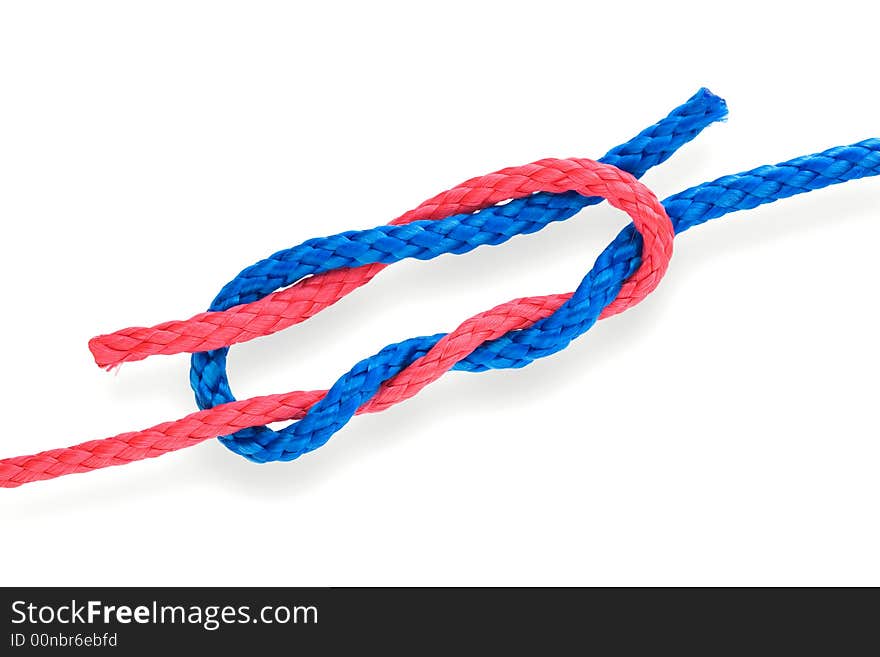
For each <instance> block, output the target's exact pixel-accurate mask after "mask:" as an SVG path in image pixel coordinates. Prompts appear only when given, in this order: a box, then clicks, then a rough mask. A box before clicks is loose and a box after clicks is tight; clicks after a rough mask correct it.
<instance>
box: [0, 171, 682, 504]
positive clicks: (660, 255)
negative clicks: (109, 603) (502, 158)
mask: <svg viewBox="0 0 880 657" xmlns="http://www.w3.org/2000/svg"><path fill="white" fill-rule="evenodd" d="M570 190H571V191H577V192H579V193H581V194H583V195H585V196H601V197H604V198H606V199H608V201H609V202H610V203H611V204H612V205H614V206H615V207H617V208H620V209H622V210H624V211H626V212H627V213H628V214H629V215H630V216H631V217H632V220H633V222H634V224H635V227H636V229H637V230H638V231H639V232H640V233H641V234H642V237H643V252H642V263H641V266H640V267H639V269H638V270H637V271H636V272H635V273H634V274H633V275H632V276H631V277H630V278H629V279H627V281H626V283H625V284H624V286H623V288H622V289H621V292H620V294H619V295H618V297H617V299H616V300H615V301H614V302H612V303H611V304H610V305H609V306H607V308H606V309H605V312H604V313H603V315H602V316H603V317H607V316H609V315H612V314H615V313H617V312H621V311H622V310H624V309H626V308H628V307H630V306H632V305H634V304H636V303H638V302H639V301H640V300H641V299H643V298H644V297H645V296H647V295H648V294H649V293H650V292H651V291H652V290H653V289H654V288H655V287H656V286H657V284H658V283H659V281H660V279H661V278H662V276H663V274H664V273H665V272H666V268H667V266H668V264H669V259H670V257H671V255H672V241H673V237H674V233H673V228H672V223H671V222H670V220H669V217H668V216H667V215H666V212H665V210H664V209H663V206H662V205H661V204H660V202H659V201H658V200H657V198H656V197H655V196H654V194H653V193H652V192H651V191H650V190H649V189H648V188H647V187H645V186H644V185H643V184H642V183H640V182H638V181H637V180H636V179H635V178H633V177H632V176H631V175H629V174H628V173H625V172H623V171H620V170H619V169H617V168H615V167H613V166H610V165H606V164H600V163H597V162H594V161H592V160H586V159H571V160H541V161H539V162H536V163H533V164H530V165H526V166H524V167H512V168H509V169H504V170H502V171H500V172H498V173H495V174H490V175H488V176H483V177H480V178H474V179H472V180H470V181H468V182H466V183H464V184H463V185H459V186H458V187H455V188H453V189H451V190H449V191H447V192H444V193H443V194H440V195H438V196H436V197H434V198H433V199H430V200H429V201H426V202H425V203H423V204H422V205H421V206H419V208H417V209H416V210H413V211H411V212H408V213H406V214H405V215H403V216H402V217H400V218H398V219H397V220H395V221H396V223H405V222H408V221H413V220H415V219H417V218H421V219H425V218H440V217H443V216H447V215H450V214H457V213H461V212H470V211H473V210H476V209H480V208H483V207H488V206H489V205H493V204H495V203H497V202H499V201H502V200H506V199H508V198H517V197H522V196H526V195H528V194H531V193H533V192H536V191H549V192H564V191H570ZM382 268H383V266H381V265H369V266H367V267H361V268H358V269H349V270H341V271H334V272H330V273H328V274H324V275H321V276H315V277H313V278H309V279H307V280H305V281H302V282H301V283H300V284H298V285H295V286H293V287H291V288H289V289H287V290H284V291H282V292H281V293H276V294H275V295H272V301H271V302H270V303H269V304H268V305H263V306H260V305H258V304H261V303H264V302H266V299H263V300H262V301H258V302H256V303H254V304H247V306H239V307H238V308H245V307H247V308H249V309H250V312H251V313H252V312H254V308H255V307H256V308H257V309H258V310H261V309H265V308H268V307H271V306H272V304H275V303H280V304H281V305H282V306H283V311H284V312H283V313H281V314H280V315H273V316H272V319H271V321H267V320H265V319H262V320H261V318H260V316H258V315H256V316H252V319H251V321H242V318H245V317H246V315H245V314H244V313H243V311H239V312H232V311H234V310H236V309H235V308H234V309H232V311H227V313H206V314H203V315H202V316H200V317H206V316H209V317H212V318H218V319H219V320H220V322H221V323H217V324H211V326H214V327H218V328H217V330H216V331H214V332H212V333H210V334H208V335H202V336H201V337H200V338H198V339H199V340H211V342H209V343H208V344H205V343H204V342H200V343H199V346H198V349H199V350H201V349H210V348H216V347H221V346H226V345H228V344H231V343H233V342H237V341H241V340H242V339H248V338H246V337H243V336H247V335H250V336H251V337H254V335H258V334H259V335H262V334H266V333H271V332H274V331H275V330H280V328H283V327H279V326H278V325H277V323H276V322H278V321H280V320H279V318H280V317H283V318H284V321H286V322H288V323H287V324H285V326H289V325H291V324H295V323H297V322H298V321H302V320H303V319H305V318H306V317H309V316H311V315H313V314H315V313H316V312H318V310H320V309H322V308H324V307H326V306H328V305H330V304H331V303H334V302H335V301H336V300H338V299H339V298H341V297H342V296H344V294H346V293H347V291H351V290H352V289H354V288H356V287H359V286H360V285H363V284H364V283H366V282H367V281H369V280H370V278H372V276H374V275H375V274H376V273H378V271H381V269H382ZM334 275H335V276H334ZM328 281H329V283H328ZM325 286H326V287H325ZM294 290H299V292H293V291H294ZM303 290H307V292H303ZM285 293H287V294H288V296H283V295H284V294H285ZM570 297H571V294H570V293H569V294H555V295H549V296H538V297H527V298H522V299H515V300H513V301H510V302H508V303H505V304H502V305H500V306H496V307H495V308H493V309H491V310H488V311H486V312H483V313H480V314H478V315H475V316H474V317H471V318H470V319H468V320H466V321H465V322H464V323H462V324H461V325H460V326H459V327H458V328H457V329H456V330H455V331H452V332H451V333H449V334H448V335H446V336H445V337H444V338H442V339H441V340H440V341H439V342H437V344H436V345H435V346H434V347H433V348H432V349H431V350H430V351H429V352H428V353H427V354H425V355H424V356H423V357H422V358H420V359H418V360H416V361H415V362H413V363H412V364H411V365H410V366H409V367H407V368H406V369H405V370H403V371H402V372H400V373H399V374H398V375H397V376H395V377H393V378H392V379H389V380H388V381H386V382H385V383H384V384H383V386H382V387H381V389H380V390H379V392H378V394H377V395H376V396H375V397H373V398H372V399H371V400H370V401H369V402H367V403H366V404H364V405H363V406H362V407H361V408H360V409H359V410H358V413H366V412H376V411H380V410H383V409H385V408H388V407H389V406H391V405H393V404H396V403H399V402H400V401H403V400H404V399H408V398H409V397H411V396H413V395H414V394H416V393H417V392H418V391H419V390H421V389H422V388H424V387H425V386H426V385H427V384H428V383H430V382H431V381H434V380H436V379H437V378H438V377H440V376H441V375H442V374H443V373H444V372H446V371H448V370H449V368H450V367H452V365H454V364H455V363H456V362H458V361H459V360H460V359H461V358H462V357H463V356H466V355H467V354H469V353H471V351H473V350H474V349H475V348H476V347H477V346H479V345H480V344H482V343H483V342H484V341H486V340H491V339H494V338H497V337H500V336H501V335H504V334H505V333H507V332H509V331H511V330H516V329H521V328H525V327H527V326H530V325H531V324H533V323H534V322H536V321H538V320H540V319H543V318H545V317H547V316H549V315H550V314H552V313H553V312H554V311H555V310H556V309H557V308H559V307H560V306H561V305H562V304H563V303H565V301H566V300H568V299H569V298H570ZM291 308H295V309H296V310H295V311H294V312H291V311H290V309H291ZM220 318H222V319H220ZM201 321H202V320H195V319H193V320H189V321H188V322H178V323H177V324H176V325H177V326H178V327H182V328H184V329H186V330H187V331H189V330H192V329H194V327H200V326H203V324H201V323H200V322H201ZM170 324H171V323H169V324H168V325H170ZM168 325H166V326H168ZM149 330H150V331H156V330H157V329H149ZM114 335H115V336H119V334H114ZM176 335H177V336H178V338H182V337H185V336H189V337H190V338H192V339H195V338H194V336H192V335H190V334H189V333H186V334H180V333H177V334H176ZM223 336H225V337H223ZM104 337H105V338H109V337H111V336H104ZM110 343H113V340H107V341H102V342H101V344H102V345H106V344H110ZM116 344H117V346H118V345H119V343H118V342H117V343H116ZM183 344H184V343H182V342H178V341H171V342H166V343H165V344H164V345H163V344H161V343H160V342H155V341H154V342H143V341H141V342H139V343H138V346H137V347H136V348H132V349H128V350H122V351H120V350H119V349H116V348H109V347H108V351H106V352H101V353H107V354H113V355H114V358H115V359H116V360H110V361H105V362H104V363H103V364H105V365H107V364H110V365H112V364H118V363H119V362H123V361H124V360H139V359H140V358H145V357H146V356H147V355H149V354H150V353H174V351H166V350H165V349H168V348H171V349H174V350H176V351H181V350H186V349H187V348H185V347H183ZM187 344H190V345H191V346H192V345H193V344H195V342H193V341H190V342H189V343H187ZM148 345H152V346H148ZM93 351H94V350H93ZM325 394H326V391H323V390H319V391H308V392H291V393H286V394H279V395H268V396H264V397H255V398H252V399H247V400H242V401H235V402H231V403H228V404H222V405H219V406H215V407H214V408H211V409H208V410H204V411H199V412H197V413H192V414H190V415H187V416H186V417H184V418H182V419H180V420H176V421H174V422H165V423H162V424H159V425H156V426H154V427H151V428H149V429H146V430H143V431H137V432H129V433H123V434H119V435H117V436H113V437H112V438H106V439H103V440H93V441H89V442H85V443H81V444H79V445H76V446H74V447H69V448H63V449H53V450H49V451H45V452H41V453H39V454H35V455H32V456H19V457H14V458H8V459H4V460H0V487H6V488H12V487H16V486H20V485H21V484H24V483H27V482H31V481H37V480H41V479H51V478H54V477H58V476H61V475H65V474H71V473H75V472H85V471H89V470H93V469H96V468H103V467H107V466H111V465H121V464H124V463H129V462H131V461H136V460H140V459H145V458H152V457H155V456H159V455H161V454H164V453H166V452H169V451H173V450H177V449H181V448H183V447H188V446H191V445H194V444H197V443H199V442H201V441H203V440H205V439H207V438H212V437H215V436H221V435H227V434H232V433H235V432H236V431H238V430H240V429H244V428H246V427H251V426H258V425H262V424H267V423H269V422H276V421H282V420H296V419H299V418H301V417H302V416H303V415H305V413H306V412H308V409H309V408H311V406H312V405H314V404H315V403H317V402H318V401H319V400H320V399H321V398H322V397H323V396H324V395H325Z"/></svg>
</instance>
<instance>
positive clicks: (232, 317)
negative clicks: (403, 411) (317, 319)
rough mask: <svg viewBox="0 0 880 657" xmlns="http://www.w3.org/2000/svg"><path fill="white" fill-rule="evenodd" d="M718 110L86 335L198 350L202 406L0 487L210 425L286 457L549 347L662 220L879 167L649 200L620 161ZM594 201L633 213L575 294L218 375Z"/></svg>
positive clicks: (643, 263) (128, 354)
mask: <svg viewBox="0 0 880 657" xmlns="http://www.w3.org/2000/svg"><path fill="white" fill-rule="evenodd" d="M725 113H726V109H725V106H724V104H723V101H721V100H720V99H718V98H717V97H715V96H713V95H712V94H710V93H709V92H708V91H706V90H701V91H700V92H699V93H698V94H697V95H696V96H694V97H693V98H692V99H690V100H689V101H688V103H685V104H684V105H683V106H682V107H680V108H677V109H676V110H674V111H673V112H672V113H671V114H670V115H669V116H668V117H667V118H666V119H663V120H662V121H660V122H659V123H657V124H655V125H654V126H652V127H651V128H649V129H647V130H645V131H644V132H642V133H640V135H638V136H637V137H636V138H635V139H633V140H632V141H631V142H628V144H626V145H624V146H621V147H618V148H617V149H614V150H613V151H611V152H610V153H609V154H608V155H606V157H605V158H603V161H604V162H605V164H600V163H596V162H592V161H590V160H583V159H569V160H541V161H539V162H536V163H533V164H531V165H526V166H524V167H513V168H510V169H504V170H502V171H499V172H496V173H495V174H490V175H488V176H482V177H479V178H474V179H471V180H469V181H467V182H466V183H463V184H462V185H459V186H457V187H455V188H453V189H451V190H449V191H447V192H444V193H442V194H440V195H438V196H436V197H434V198H432V199H430V200H429V201H426V202H425V203H423V204H422V205H421V206H419V207H418V208H416V209H415V210H413V211H410V212H408V213H406V214H405V215H402V216H401V217H399V218H398V219H397V220H395V221H394V222H392V224H389V225H387V226H382V227H379V228H375V229H371V230H367V231H353V232H347V233H343V234H340V235H336V236H331V237H327V238H320V239H315V240H309V241H308V242H305V243H303V244H301V245H299V246H298V247H294V248H292V249H287V250H285V251H281V252H279V253H276V254H275V255H273V256H271V257H270V258H267V259H266V260H263V261H261V262H260V263H257V264H256V265H253V266H252V267H249V268H247V269H246V270H244V271H243V272H242V273H241V274H240V275H239V276H238V277H236V279H235V280H233V281H232V282H230V283H229V284H227V285H226V286H225V287H224V288H223V290H222V291H221V293H220V295H218V297H217V299H215V301H214V303H213V304H212V306H211V309H210V311H209V312H208V313H203V314H201V315H198V316H196V317H194V318H192V319H190V320H186V321H182V322H167V323H165V324H162V325H159V326H156V327H153V328H132V329H125V330H123V331H119V332H117V333H114V334H111V335H108V336H99V337H98V338H95V339H93V340H92V341H91V343H90V348H91V349H92V351H93V354H94V356H95V358H96V361H97V362H98V363H99V364H100V365H102V366H105V367H112V366H114V365H117V364H119V363H121V362H125V361H130V360H140V359H142V358H145V357H147V356H149V355H152V354H159V353H166V354H167V353H178V352H180V351H197V352H199V353H195V354H194V355H193V367H192V371H191V382H192V385H193V388H194V390H195V392H196V398H197V401H198V403H199V405H200V407H201V408H202V409H203V410H202V411H199V412H197V413H193V414H191V415H189V416H187V417H185V418H183V419H181V420H178V421H176V422H170V423H164V424H161V425H157V426H156V427H153V428H151V429H148V430H145V431H141V432H133V433H126V434H121V435H119V436H115V437H113V438H108V439H104V440H99V441H91V442H88V443H83V444H81V445H78V446H76V447H72V448H66V449H59V450H50V451H48V452H42V453H40V454H37V455H34V456H25V457H16V458H12V459H6V460H3V461H0V486H7V487H13V486H18V485H20V484H22V483H26V482H28V481H34V480H38V479H47V478H51V477H55V476H59V475H61V474H68V473H71V472H82V471H87V470H91V469H95V468H99V467H105V466H108V465H118V464H122V463H127V462H130V461H133V460H138V459H142V458H148V457H152V456H158V455H160V454H162V453H165V452H167V451H171V450H175V449H180V448H182V447H186V446H189V445H192V444H195V443H198V442H201V441H203V440H205V439H206V438H210V437H214V436H222V438H221V440H222V441H223V442H224V444H226V445H227V446H228V447H229V448H230V449H232V450H233V451H236V452H238V453H240V454H243V455H245V456H246V457H248V458H250V459H251V460H255V461H269V460H290V459H292V458H295V457H297V456H298V455H300V454H302V453H304V452H307V451H310V450H312V449H315V448H317V447H319V446H320V445H322V444H324V443H325V442H326V441H327V440H328V439H329V437H330V436H331V435H332V434H333V433H335V432H336V431H338V429H339V428H341V427H342V426H343V425H344V424H345V423H346V422H347V421H348V420H349V419H350V418H351V416H352V415H354V414H357V413H363V412H375V411H379V410H383V409H385V408H387V407H388V406H390V405H392V404H395V403H398V402H400V401H402V400H404V399H407V398H409V397H411V396H412V395H414V394H416V392H418V391H419V390H421V389H422V388H423V387H424V386H425V385H427V384H428V383H430V382H431V381H433V380H436V379H437V378H438V377H439V376H441V375H442V374H443V373H444V372H446V371H448V370H449V369H461V370H468V371H482V370H486V369H490V368H502V367H522V366H524V365H526V364H528V363H529V362H531V361H532V360H534V359H536V358H541V357H544V356H546V355H549V354H551V353H555V352H556V351H559V350H560V349H562V348H564V347H565V346H566V345H567V344H568V343H569V342H570V341H571V340H572V339H574V338H575V337H577V336H578V335H581V334H582V333H584V332H585V331H586V330H588V329H589V328H590V326H592V324H593V323H595V321H596V320H597V319H598V318H601V317H607V316H608V315H611V314H614V313H616V312H621V311H622V310H624V309H626V308H628V307H629V306H631V305H633V304H635V303H637V302H638V301H640V300H641V299H642V298H644V296H645V295H647V294H648V293H650V292H651V291H652V290H653V289H654V288H655V287H656V285H657V283H658V282H659V280H660V278H661V277H662V275H663V273H664V272H665V270H666V266H667V264H668V260H669V256H670V255H671V249H672V235H673V231H674V232H675V233H678V232H682V231H684V230H686V229H688V228H690V227H691V226H694V225H697V224H699V223H703V222H705V221H708V220H710V219H714V218H717V217H720V216H723V215H724V214H726V213H728V212H731V211H734V210H738V209H748V208H753V207H756V206H757V205H760V204H762V203H769V202H772V201H774V200H777V199H780V198H785V197H787V196H791V195H793V194H798V193H802V192H806V191H810V190H814V189H819V188H821V187H825V186H827V185H831V184H835V183H839V182H844V181H846V180H852V179H855V178H861V177H866V176H873V175H876V174H878V173H880V140H876V139H869V140H866V141H863V142H860V143H858V144H854V145H852V146H847V147H840V148H834V149H830V150H828V151H825V152H823V153H818V154H816V155H811V156H805V157H801V158H797V159H794V160H790V161H788V162H784V163H782V164H779V165H775V166H765V167H759V168H757V169H754V170H752V171H748V172H745V173H742V174H737V175H734V176H725V177H723V178H720V179H718V180H716V181H714V182H710V183H705V184H703V185H699V186H697V187H694V188H691V189H690V190H686V191H684V192H681V193H679V194H676V195H674V196H671V197H669V198H667V199H666V200H665V201H664V202H663V205H662V206H660V205H659V204H658V203H657V201H656V198H655V197H654V196H653V194H651V193H650V192H649V191H648V190H647V189H646V188H645V187H644V186H642V185H641V184H640V183H638V182H637V181H636V180H635V179H634V178H633V177H632V176H629V175H628V174H626V173H624V172H623V171H621V170H620V169H626V170H629V171H630V172H631V173H633V174H635V175H636V176H638V175H641V174H642V173H644V172H645V171H646V170H647V169H648V168H649V167H650V166H653V165H654V164H657V163H659V162H662V161H663V160H665V159H666V158H668V157H669V155H671V153H672V152H673V151H674V150H675V149H676V148H678V147H679V146H681V145H682V144H684V143H686V142H687V141H689V140H690V139H692V138H693V137H694V136H696V134H698V133H699V131H700V130H702V128H704V127H705V126H706V125H708V124H709V123H711V122H713V121H715V120H718V119H720V118H723V116H724V115H725ZM615 166H616V167H617V168H615ZM596 196H606V197H608V198H609V200H610V201H611V202H612V204H614V205H616V206H617V207H620V208H622V209H625V210H626V211H627V212H628V213H629V214H630V215H631V216H632V218H633V224H630V225H629V226H627V227H626V228H624V230H623V231H622V232H621V233H620V234H619V235H618V236H617V237H616V238H615V239H614V241H613V242H612V243H611V244H610V245H609V246H608V247H607V248H606V249H605V250H604V251H603V252H602V254H600V256H599V257H598V259H597V260H596V263H595V265H594V267H593V269H592V270H591V271H590V272H589V273H588V274H587V276H586V277H585V278H584V279H583V281H582V282H581V284H580V285H579V286H578V288H577V290H575V292H573V293H569V294H557V295H549V296H543V297H530V298H524V299H517V300H514V301H512V302H509V303H506V304H502V305H500V306H497V307H496V308H493V309H492V310H489V311H486V312H484V313H480V314H479V315H476V316H475V317H472V318H470V319H468V320H466V321H465V322H464V323H462V324H461V325H460V326H459V327H458V328H457V329H456V330H454V331H452V332H451V333H449V334H445V335H444V334H437V335H433V336H424V337H419V338H412V339H410V340H406V341H404V342H400V343H397V344H392V345H389V346H388V347H386V348H385V349H383V350H382V351H380V352H379V353H377V354H375V355H374V356H371V357H370V358H367V359H365V360H363V361H361V362H360V363H358V364H357V365H355V367H354V368H352V370H350V371H349V372H348V373H346V374H345V375H343V376H342V377H341V378H340V379H339V380H338V381H337V382H336V383H335V384H334V385H333V386H332V387H331V388H330V389H329V390H327V391H311V392H295V393H287V394H282V395H269V396H265V397H257V398H253V399H250V400H245V401H234V398H233V396H232V393H231V391H230V389H229V383H228V380H227V377H226V371H225V358H226V353H227V351H228V349H227V348H226V347H228V345H230V344H233V343H236V342H241V341H243V340H248V339H251V338H253V337H258V336H260V335H267V334H269V333H272V332H275V331H277V330H280V329H281V328H284V327H286V326H290V325H292V324H295V323H297V322H300V321H303V320H304V319H306V318H308V317H310V316H312V315H314V314H315V313H316V312H319V311H320V310H321V309H323V308H325V307H327V306H328V305H330V304H332V303H334V302H335V301H336V300H338V299H339V298H341V297H342V296H344V295H345V294H347V293H348V292H350V291H352V290H354V289H355V288H357V287H359V286H360V285H363V284H364V283H366V282H368V281H369V280H370V279H371V278H372V277H373V276H375V274H376V273H378V271H381V269H382V268H384V266H385V265H387V264H390V263H392V262H396V261H398V260H400V259H403V258H420V259H428V258H432V257H435V256H437V255H440V254H442V253H464V252H466V251H469V250H471V249H474V248H476V247H477V246H480V245H483V244H500V243H502V242H504V241H506V240H507V239H509V238H510V237H512V236H513V235H517V234H524V233H530V232H534V231H536V230H540V229H541V228H542V227H543V226H545V225H547V224H548V223H550V222H552V221H558V220H561V219H566V218H568V217H570V216H572V215H573V214H575V213H576V212H577V211H578V210H580V209H581V208H583V207H584V206H586V205H590V204H593V203H596V202H598V200H599V199H597V198H596ZM511 198H514V199H515V200H512V201H510V202H509V203H506V204H503V205H497V203H498V202H500V201H505V200H508V199H511ZM664 208H665V211H664ZM287 286H291V287H287ZM278 288H286V289H282V290H281V291H279V292H276V291H275V290H277V289H278ZM202 350H211V351H202ZM291 419H292V420H296V422H294V423H293V424H291V425H290V426H288V427H285V428H284V429H282V430H280V431H277V432H276V431H272V430H270V429H269V428H267V427H265V426H260V425H264V424H265V423H268V422H273V421H279V420H291Z"/></svg>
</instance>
